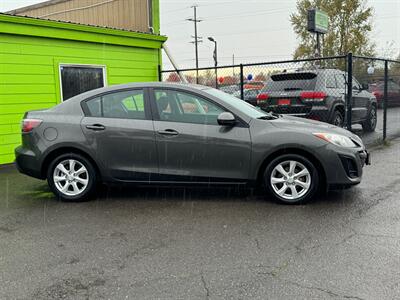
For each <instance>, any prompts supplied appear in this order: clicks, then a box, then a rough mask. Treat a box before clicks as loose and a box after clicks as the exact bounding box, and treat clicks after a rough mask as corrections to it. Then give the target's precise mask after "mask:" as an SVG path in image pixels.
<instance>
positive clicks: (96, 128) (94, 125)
mask: <svg viewBox="0 0 400 300" xmlns="http://www.w3.org/2000/svg"><path fill="white" fill-rule="evenodd" d="M86 128H87V129H90V130H94V131H100V130H104V129H106V127H105V126H103V125H101V124H93V125H86Z"/></svg>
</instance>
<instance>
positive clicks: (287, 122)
mask: <svg viewBox="0 0 400 300" xmlns="http://www.w3.org/2000/svg"><path fill="white" fill-rule="evenodd" d="M271 124H272V125H273V126H275V127H277V128H284V129H288V130H294V131H299V132H309V133H317V132H321V133H322V132H323V133H335V134H341V135H344V136H347V137H351V138H355V139H356V140H358V137H357V136H356V135H355V134H353V133H352V132H350V131H348V130H346V129H343V128H340V127H337V126H335V125H332V124H328V123H324V122H319V121H315V120H310V119H304V118H298V117H291V116H284V115H280V116H279V118H277V119H276V120H273V121H271Z"/></svg>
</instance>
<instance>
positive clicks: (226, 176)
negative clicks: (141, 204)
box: [152, 89, 251, 182]
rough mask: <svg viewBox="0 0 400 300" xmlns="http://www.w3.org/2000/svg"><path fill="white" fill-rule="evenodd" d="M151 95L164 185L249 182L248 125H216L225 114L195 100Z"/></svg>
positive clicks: (168, 93)
mask: <svg viewBox="0 0 400 300" xmlns="http://www.w3.org/2000/svg"><path fill="white" fill-rule="evenodd" d="M152 96H153V97H152V105H153V113H154V117H155V121H154V129H155V132H156V142H157V148H158V157H159V159H158V161H159V170H160V175H161V178H162V179H163V180H171V181H197V182H210V181H217V182H226V181H228V182H237V181H241V180H243V181H244V180H245V179H246V178H248V173H249V166H250V152H251V142H250V134H249V128H248V126H247V124H244V123H243V124H238V126H234V127H224V126H220V125H218V123H217V117H218V115H219V114H220V113H221V112H223V111H225V109H224V108H222V107H221V106H219V105H217V104H215V103H214V102H212V101H211V100H209V99H206V98H203V97H201V96H199V95H195V94H192V93H187V92H184V91H179V90H171V89H154V90H153V93H152Z"/></svg>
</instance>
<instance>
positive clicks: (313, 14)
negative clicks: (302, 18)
mask: <svg viewBox="0 0 400 300" xmlns="http://www.w3.org/2000/svg"><path fill="white" fill-rule="evenodd" d="M307 20H308V23H307V29H308V31H311V32H317V33H327V32H328V25H329V17H328V14H327V13H326V12H324V11H322V10H318V9H315V8H314V9H309V10H308V16H307Z"/></svg>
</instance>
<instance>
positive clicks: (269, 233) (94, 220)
mask: <svg viewBox="0 0 400 300" xmlns="http://www.w3.org/2000/svg"><path fill="white" fill-rule="evenodd" d="M372 156H373V166H372V167H367V168H366V169H365V174H364V180H363V182H362V183H361V184H360V185H359V186H357V187H356V188H354V189H351V190H347V191H343V192H334V193H329V194H328V195H322V196H320V197H319V199H318V200H317V201H315V202H313V203H311V204H309V205H304V206H284V205H277V204H275V203H273V202H271V201H270V200H269V199H265V197H264V196H263V195H259V194H257V193H254V192H253V191H236V190H230V189H224V188H220V189H207V188H205V189H190V188H187V189H183V188H175V189H162V188H159V189H157V188H144V187H142V188H134V187H125V188H112V189H106V188H105V189H104V190H103V191H102V193H101V196H100V197H98V198H97V199H96V200H94V201H92V202H85V203H63V202H60V201H58V200H57V199H55V198H54V196H53V194H51V193H50V192H49V190H48V188H47V185H46V183H45V182H42V181H38V180H35V179H31V178H28V177H26V176H23V175H20V174H18V173H17V171H16V170H14V169H13V168H12V167H3V168H2V169H0V195H1V196H0V199H1V201H0V249H1V251H0V270H1V272H0V281H1V285H0V298H1V299H55V298H57V299H58V298H62V299H155V298H164V299H165V298H167V299H208V298H210V299H218V298H233V299H245V298H260V299H261V298H264V299H265V298H266V297H267V298H269V299H276V298H308V299H310V298H314V299H316V298H318V299H321V298H330V297H332V298H335V297H336V298H339V299H340V298H341V299H394V298H399V297H400V287H399V282H400V271H399V270H400V252H399V251H398V249H399V246H400V217H399V215H400V206H399V202H398V201H399V196H398V195H399V192H400V140H395V141H392V142H391V145H390V146H386V147H382V148H376V149H374V150H373V153H372Z"/></svg>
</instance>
